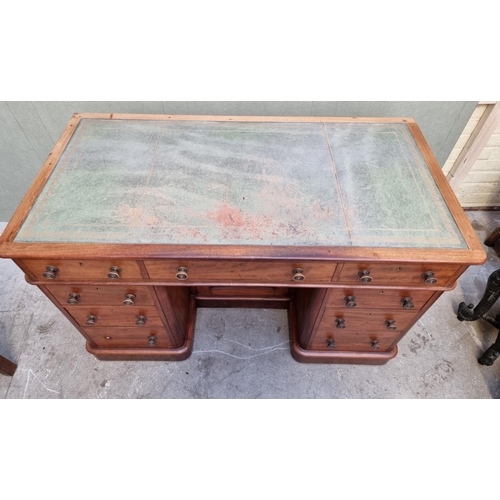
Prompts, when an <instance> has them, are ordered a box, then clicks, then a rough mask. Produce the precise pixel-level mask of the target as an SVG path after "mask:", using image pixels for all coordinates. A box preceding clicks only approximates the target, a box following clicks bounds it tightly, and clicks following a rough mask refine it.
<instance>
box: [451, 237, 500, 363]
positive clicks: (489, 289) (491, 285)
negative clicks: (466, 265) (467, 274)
mask: <svg viewBox="0 0 500 500" xmlns="http://www.w3.org/2000/svg"><path fill="white" fill-rule="evenodd" d="M498 238H500V228H497V229H495V231H493V233H492V234H491V235H490V236H489V237H488V238H487V239H486V240H485V242H484V244H485V245H487V246H489V247H492V246H493V245H494V244H495V242H496V241H497V240H498ZM498 297H500V269H498V270H496V271H493V272H492V273H491V274H490V276H489V278H488V282H487V283H486V290H485V291H484V294H483V297H482V298H481V300H480V301H479V303H478V304H477V306H476V307H474V305H473V304H469V305H466V304H465V302H462V303H460V305H459V306H458V313H457V318H458V319H459V320H460V321H476V320H477V319H479V318H482V319H484V320H485V321H487V322H488V323H489V324H490V325H492V326H494V327H495V328H496V329H497V330H499V332H498V336H497V339H496V340H495V342H494V343H493V344H492V345H491V346H490V347H489V348H488V349H487V350H486V351H485V352H484V353H483V355H482V356H481V357H480V358H479V359H478V362H479V363H480V364H481V365H486V366H491V365H492V364H493V362H494V361H495V359H497V358H498V357H499V356H500V314H497V315H496V316H495V317H493V316H490V315H489V314H486V313H487V312H488V311H489V310H490V309H491V307H492V306H493V304H494V303H495V302H496V301H497V300H498Z"/></svg>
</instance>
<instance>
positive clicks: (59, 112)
mask: <svg viewBox="0 0 500 500" xmlns="http://www.w3.org/2000/svg"><path fill="white" fill-rule="evenodd" d="M476 104H477V102H465V101H451V102H448V101H434V102H423V101H389V102H383V101H354V102H346V101H339V102H333V101H329V102H319V101H293V102H285V101H268V102H249V101H246V102H235V101H211V102H206V101H189V102H186V101H174V102H172V101H163V102H160V101H157V102H148V101H136V102H132V101H120V102H109V101H101V102H90V101H82V102H80V101H62V102H58V101H55V102H54V101H50V102H42V101H38V102H36V101H27V102H12V101H10V102H0V221H8V220H9V219H10V217H11V216H12V214H13V213H14V210H15V209H16V207H17V206H18V204H19V203H20V201H21V199H22V197H23V196H24V194H25V193H26V191H27V190H28V188H29V186H30V184H31V183H32V181H33V179H34V178H35V176H36V174H37V172H38V171H39V169H40V167H41V166H42V163H43V162H44V161H45V158H46V157H47V155H48V154H49V152H50V151H51V149H52V147H53V146H54V144H55V142H56V141H57V139H58V138H59V136H60V134H61V132H62V131H63V129H64V127H65V126H66V124H67V123H68V121H69V119H70V118H71V115H72V114H73V113H74V112H105V113H155V114H162V113H168V114H193V115H205V114H213V115H264V116H265V115H278V116H292V115H296V116H406V117H413V118H415V120H416V121H417V123H418V124H419V126H420V128H421V129H422V132H423V134H424V136H425V138H426V139H427V141H428V142H429V145H430V146H431V148H432V150H433V151H434V154H435V155H436V157H437V159H438V161H439V163H440V164H441V166H442V165H443V164H444V163H445V161H446V159H447V158H448V155H449V154H450V152H451V150H452V148H453V146H454V145H455V143H456V141H457V139H458V137H459V136H460V133H461V132H462V130H463V129H464V127H465V124H466V123H467V121H468V120H469V118H470V116H471V114H472V112H473V111H474V108H475V107H476Z"/></svg>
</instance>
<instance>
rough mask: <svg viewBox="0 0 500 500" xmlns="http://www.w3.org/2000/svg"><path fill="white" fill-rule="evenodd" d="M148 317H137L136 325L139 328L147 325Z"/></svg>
mask: <svg viewBox="0 0 500 500" xmlns="http://www.w3.org/2000/svg"><path fill="white" fill-rule="evenodd" d="M146 320H147V318H146V316H137V321H136V322H135V324H136V325H137V326H144V325H145V324H146Z"/></svg>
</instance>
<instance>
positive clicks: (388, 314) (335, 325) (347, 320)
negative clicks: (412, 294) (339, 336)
mask: <svg viewBox="0 0 500 500" xmlns="http://www.w3.org/2000/svg"><path fill="white" fill-rule="evenodd" d="M414 318H415V313H412V312H406V311H404V312H403V311H379V310H375V309H373V310H369V309H368V310H359V311H353V310H339V309H334V308H326V309H325V312H324V313H323V316H322V318H321V321H320V324H319V327H318V331H327V332H340V333H347V332H367V333H376V334H378V333H387V332H401V331H403V330H406V328H407V327H408V326H409V325H410V324H411V323H412V321H413V319H414Z"/></svg>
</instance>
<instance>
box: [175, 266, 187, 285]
mask: <svg viewBox="0 0 500 500" xmlns="http://www.w3.org/2000/svg"><path fill="white" fill-rule="evenodd" d="M175 277H176V278H177V279H178V280H181V281H184V280H187V279H188V268H187V267H182V266H181V267H178V268H177V274H176V275H175Z"/></svg>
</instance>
